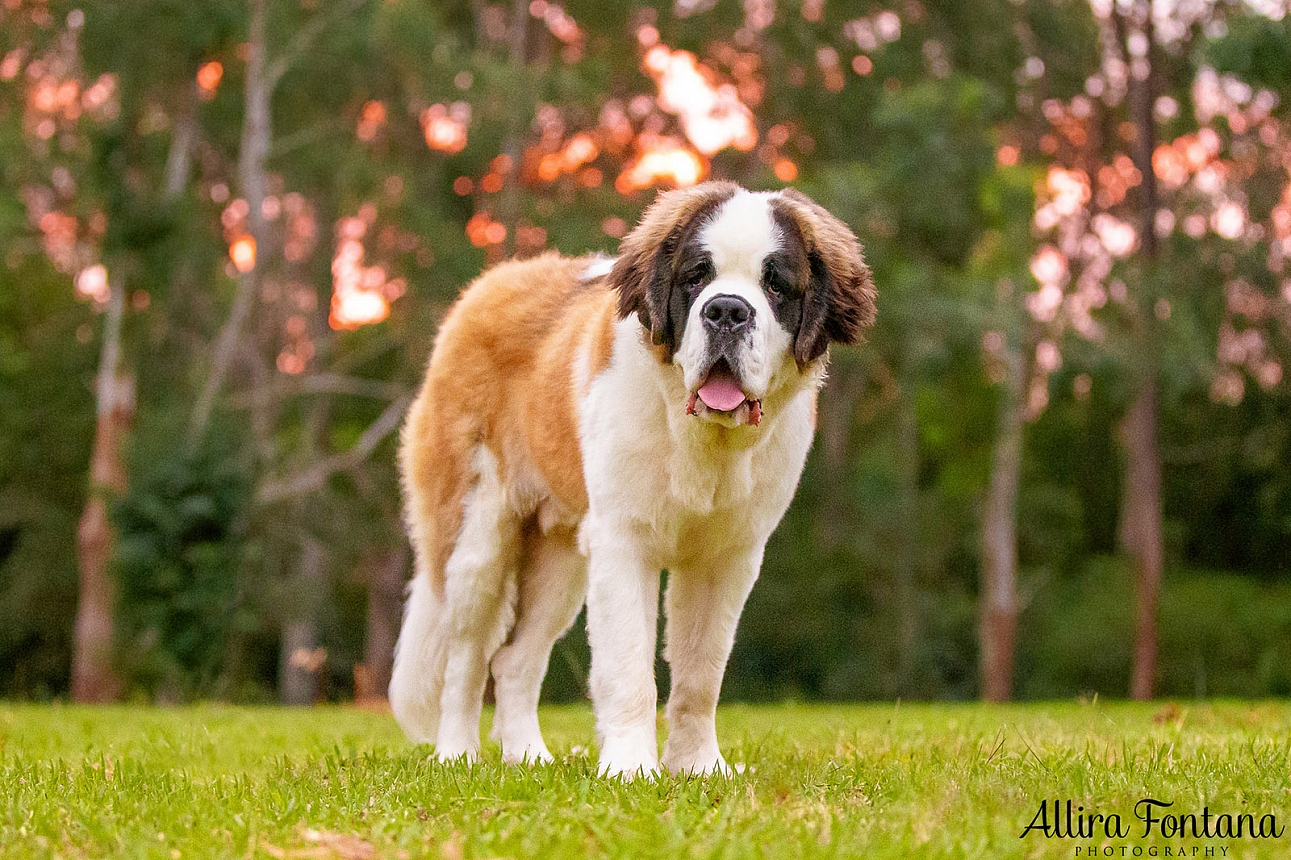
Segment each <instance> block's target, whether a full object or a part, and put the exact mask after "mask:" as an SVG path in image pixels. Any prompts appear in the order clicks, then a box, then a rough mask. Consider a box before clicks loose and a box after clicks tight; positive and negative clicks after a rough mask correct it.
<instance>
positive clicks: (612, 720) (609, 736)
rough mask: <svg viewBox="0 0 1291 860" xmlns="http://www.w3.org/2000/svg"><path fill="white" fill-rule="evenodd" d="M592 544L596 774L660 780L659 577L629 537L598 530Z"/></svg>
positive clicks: (589, 593)
mask: <svg viewBox="0 0 1291 860" xmlns="http://www.w3.org/2000/svg"><path fill="white" fill-rule="evenodd" d="M597 532H600V533H597V534H593V535H592V536H591V539H590V540H589V546H588V550H589V557H588V572H587V579H588V582H587V585H588V590H587V638H588V642H589V643H590V644H591V646H592V671H591V692H592V705H593V709H594V710H595V711H596V731H597V734H598V735H599V736H600V739H601V759H600V772H601V773H602V774H603V775H606V776H622V777H624V778H626V779H631V778H632V777H633V776H636V775H638V774H645V775H647V776H653V775H655V774H657V773H658V772H659V740H658V735H657V734H656V731H655V723H656V708H657V699H658V695H657V693H656V690H655V681H654V655H655V630H656V625H657V624H658V615H659V570H658V569H654V568H651V567H650V566H649V565H647V564H646V562H645V560H644V559H643V558H642V555H641V552H640V550H639V546H638V545H637V542H636V540H635V538H634V536H633V535H631V533H630V530H628V529H624V530H621V531H619V530H614V531H607V530H601V529H598V530H597Z"/></svg>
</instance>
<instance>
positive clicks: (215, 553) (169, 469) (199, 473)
mask: <svg viewBox="0 0 1291 860" xmlns="http://www.w3.org/2000/svg"><path fill="white" fill-rule="evenodd" d="M174 431H175V428H174V427H171V426H164V425H163V426H154V427H144V428H141V429H139V430H138V431H137V432H136V435H135V438H134V440H133V451H132V457H131V461H132V468H131V477H132V481H131V483H130V488H129V491H128V492H127V493H126V494H125V496H124V497H123V498H121V499H119V500H118V501H117V503H116V504H115V505H114V506H113V521H114V522H115V524H116V526H117V529H118V540H119V545H118V547H117V551H116V564H115V571H116V575H117V581H118V583H119V595H118V601H119V610H118V613H117V618H118V621H119V626H118V631H117V632H118V637H119V640H120V649H121V660H120V663H121V665H122V668H123V669H124V670H125V672H126V673H127V674H126V680H127V683H128V684H129V685H130V686H131V687H134V688H137V689H139V690H141V691H145V692H147V693H148V694H149V695H150V696H157V697H161V698H163V699H168V700H172V701H173V700H176V699H180V698H192V697H194V696H209V695H212V694H214V693H218V692H220V690H221V687H220V686H218V685H217V684H218V682H221V681H223V682H225V684H226V685H227V682H228V680H229V679H228V678H227V677H222V676H223V674H224V673H225V672H226V670H227V669H229V668H232V667H230V666H229V665H228V662H229V661H228V657H229V647H230V645H231V643H232V641H233V640H234V639H235V637H236V636H237V634H238V633H239V632H241V631H242V630H244V629H246V628H247V627H248V626H249V625H250V623H251V619H250V618H249V617H248V615H247V607H246V606H245V601H246V600H247V596H246V595H243V594H240V593H239V584H240V577H239V573H240V570H241V568H242V564H243V560H244V554H245V553H246V547H245V546H244V541H245V535H244V534H243V532H244V530H245V520H246V515H247V506H248V502H249V498H248V493H249V486H248V481H247V473H246V470H245V468H243V467H242V464H240V463H239V462H238V459H237V457H236V453H235V449H234V447H233V444H232V443H233V441H234V440H233V438H232V434H229V433H225V434H222V435H217V436H216V438H214V439H213V440H210V441H208V444H206V445H204V446H203V447H201V448H200V449H199V450H198V452H196V453H194V454H189V453H188V452H186V451H185V450H184V449H183V445H184V444H185V442H184V441H183V440H184V437H183V434H178V433H175V432H174Z"/></svg>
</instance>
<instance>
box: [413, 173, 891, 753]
mask: <svg viewBox="0 0 1291 860" xmlns="http://www.w3.org/2000/svg"><path fill="white" fill-rule="evenodd" d="M874 312H875V310H874V288H873V285H872V283H871V280H870V273H869V270H868V269H867V268H866V265H865V262H864V259H863V257H862V255H861V248H860V245H859V244H858V243H857V241H856V237H855V236H853V235H852V232H851V231H850V230H849V229H848V228H847V227H846V226H845V225H844V224H843V223H842V222H841V221H839V220H838V219H837V218H835V217H833V216H832V215H830V214H829V213H828V212H826V211H825V210H824V209H822V208H821V207H820V206H818V205H817V204H815V203H813V202H812V201H811V200H810V199H808V198H807V197H806V196H804V195H802V194H800V193H798V192H796V191H793V190H784V191H778V192H764V193H754V192H749V191H746V190H744V189H742V188H740V187H739V186H737V185H733V184H731V183H726V182H709V183H705V184H702V185H698V186H695V187H693V188H687V189H681V190H677V191H671V192H666V193H663V194H661V195H660V197H659V198H658V200H657V201H656V202H655V203H654V205H652V206H651V207H650V208H649V210H648V211H647V212H646V213H645V216H644V217H643V218H642V220H641V223H640V224H639V225H638V226H637V227H636V228H635V229H634V230H633V231H632V232H631V233H630V234H629V235H628V236H627V237H626V238H625V239H624V240H623V242H622V245H621V247H620V253H619V256H618V258H617V259H613V260H610V259H604V258H595V257H586V258H581V259H569V258H565V257H560V256H557V255H555V254H548V255H545V256H541V257H537V258H535V259H529V260H523V261H513V262H509V263H505V264H502V265H499V266H497V267H495V268H493V269H490V270H489V271H487V272H486V273H485V274H484V275H483V276H481V277H480V278H479V279H478V280H477V281H476V282H475V283H474V284H472V285H471V286H470V287H469V288H468V289H467V290H466V291H465V292H464V293H463V294H462V296H461V298H460V299H459V300H458V302H457V304H456V305H455V306H454V307H453V308H452V310H451V311H450V312H449V313H448V315H447V316H446V318H445V320H444V323H443V326H442V328H441V330H440V332H439V334H438V338H437V341H436V344H435V349H434V353H433V355H432V356H431V359H430V367H429V370H428V372H427V377H426V381H425V384H424V387H423V388H422V389H421V393H420V395H419V396H418V398H417V400H416V402H415V403H414V405H413V406H412V409H411V411H410V413H409V415H408V420H407V423H406V425H405V427H404V430H403V437H402V448H401V452H400V466H401V471H402V476H403V482H404V490H405V502H406V519H407V526H408V530H409V532H410V535H411V539H412V545H413V547H414V548H415V550H416V558H417V569H416V574H415V577H414V579H413V582H412V583H411V585H410V586H409V593H408V601H407V606H406V608H405V613H404V620H403V628H402V630H401V632H400V634H399V644H398V649H397V653H396V656H395V664H394V673H393V679H392V681H391V683H390V704H391V706H392V707H393V710H394V714H395V717H396V718H397V719H398V721H399V724H400V725H401V726H402V727H403V728H404V730H405V731H406V732H407V734H408V735H409V736H410V737H411V738H412V739H413V740H414V741H418V742H425V743H433V744H434V745H435V751H436V755H437V756H438V757H439V758H440V759H442V760H451V759H456V758H463V757H464V758H466V759H468V760H473V759H475V758H476V756H477V755H478V754H479V749H480V714H481V707H482V702H483V698H484V691H485V684H486V682H487V680H488V675H489V672H490V671H492V674H493V679H494V693H495V698H496V704H497V709H496V714H495V717H494V721H493V734H492V737H493V738H494V739H495V740H497V741H498V742H500V743H501V746H502V758H503V760H505V761H507V762H525V761H528V762H545V761H550V760H551V753H550V752H548V751H547V745H546V744H545V743H544V742H543V739H542V733H541V731H540V730H539V728H538V694H539V691H540V689H541V687H542V680H543V676H544V675H545V674H546V671H547V661H548V658H549V656H550V654H551V649H552V646H553V645H554V644H555V642H556V641H557V640H558V639H559V638H560V637H561V636H562V635H563V634H564V633H565V631H566V630H567V629H568V628H569V626H570V625H571V624H572V623H573V621H574V618H575V616H577V614H578V612H579V610H580V609H581V608H582V606H583V604H584V603H586V605H587V631H588V638H589V640H590V643H591V650H592V666H591V695H592V702H593V707H594V710H595V714H596V724H597V734H598V736H599V739H600V772H601V773H602V774H607V775H614V776H623V777H625V778H630V777H632V776H633V775H637V774H643V773H644V774H651V775H653V774H656V773H658V770H659V765H660V756H659V745H658V739H657V735H656V721H657V714H656V688H655V678H654V660H655V631H656V629H657V627H656V625H657V614H658V607H659V584H660V575H661V572H662V571H663V570H664V569H667V571H668V573H669V576H668V589H667V595H666V596H665V600H664V602H665V608H666V612H667V622H666V638H665V648H664V654H665V657H666V659H667V660H668V661H669V664H670V666H671V670H672V691H671V694H670V696H669V699H668V705H667V718H668V737H667V741H666V743H665V744H664V751H663V757H662V764H663V766H664V767H665V768H667V769H668V770H669V771H671V772H673V773H677V772H682V771H684V772H690V773H697V774H708V773H713V772H722V773H727V772H729V771H728V768H727V765H726V762H725V761H724V760H723V759H722V754H721V751H720V750H719V749H718V745H717V732H716V727H715V725H714V716H715V712H716V708H717V698H718V693H719V692H720V690H721V687H722V675H723V673H724V672H725V668H726V662H727V658H728V656H729V655H730V652H731V645H732V643H733V642H734V639H735V627H736V622H737V621H738V619H739V616H740V611H741V610H742V608H743V606H744V601H745V598H747V597H748V594H749V591H750V589H751V588H752V587H753V582H754V580H755V579H757V576H758V570H759V568H760V566H761V564H762V553H763V549H764V547H765V545H766V542H767V538H769V537H770V535H771V532H772V530H773V529H774V528H775V527H776V524H777V523H778V522H779V521H780V518H781V517H782V516H783V515H784V512H785V510H786V508H788V506H789V502H790V499H792V497H793V494H794V489H795V487H796V486H797V483H798V479H799V477H800V476H801V474H802V469H803V464H804V462H805V460H806V458H807V450H808V448H809V447H810V446H811V440H812V434H813V432H814V430H815V418H816V394H817V391H818V390H819V389H820V387H821V384H822V383H823V381H824V379H825V366H826V363H827V361H828V350H829V344H830V343H831V342H834V343H852V342H854V341H856V340H857V339H858V337H859V336H860V334H861V332H862V330H863V329H864V328H865V327H866V326H868V325H870V324H871V323H872V322H873V320H874Z"/></svg>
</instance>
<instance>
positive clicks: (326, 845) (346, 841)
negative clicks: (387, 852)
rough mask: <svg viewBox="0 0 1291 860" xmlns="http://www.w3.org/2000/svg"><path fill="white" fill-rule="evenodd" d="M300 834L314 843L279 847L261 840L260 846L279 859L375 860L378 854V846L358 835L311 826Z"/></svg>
mask: <svg viewBox="0 0 1291 860" xmlns="http://www.w3.org/2000/svg"><path fill="white" fill-rule="evenodd" d="M300 836H301V838H302V839H304V840H305V841H306V842H313V843H314V844H313V845H311V846H309V847H306V848H279V847H278V846H277V845H273V844H271V843H269V842H261V843H260V848H261V849H262V850H263V851H264V853H266V854H268V855H269V856H270V857H274V858H277V860H333V858H336V860H375V858H376V856H377V848H376V846H375V845H373V844H372V843H371V842H368V841H366V840H364V839H360V838H359V837H357V836H347V835H346V834H344V833H333V832H332V831H330V830H314V829H313V828H310V827H306V828H303V829H302V830H301V831H300Z"/></svg>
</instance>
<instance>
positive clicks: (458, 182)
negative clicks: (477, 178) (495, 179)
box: [453, 176, 475, 197]
mask: <svg viewBox="0 0 1291 860" xmlns="http://www.w3.org/2000/svg"><path fill="white" fill-rule="evenodd" d="M474 190H475V183H474V182H472V181H471V177H469V176H459V177H457V178H456V179H454V180H453V193H454V194H456V195H457V196H458V197H465V196H466V195H467V194H470V193H471V192H472V191H474Z"/></svg>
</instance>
